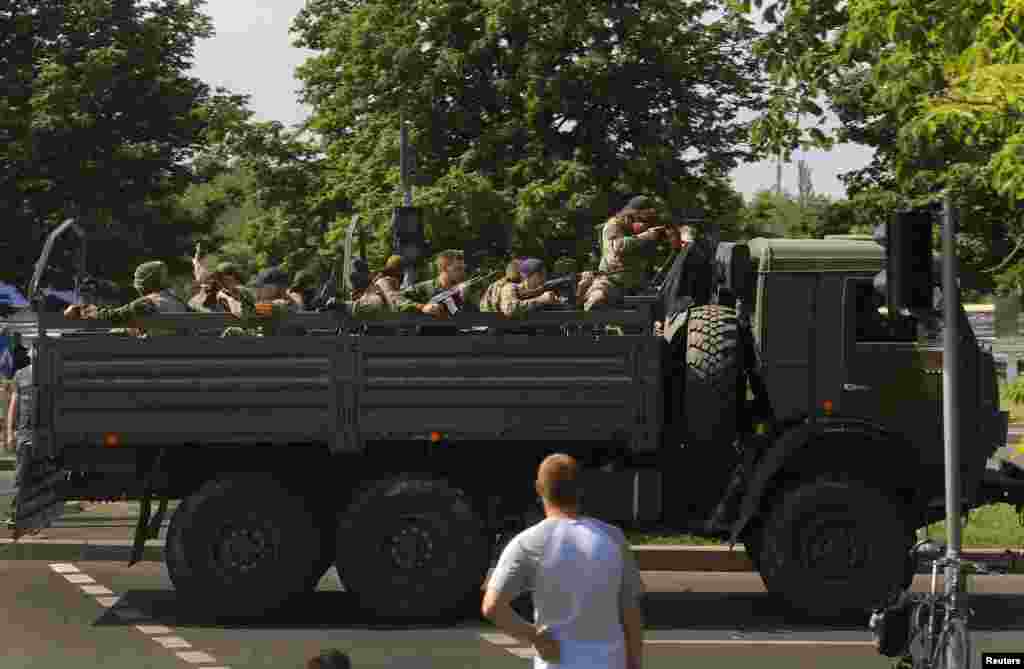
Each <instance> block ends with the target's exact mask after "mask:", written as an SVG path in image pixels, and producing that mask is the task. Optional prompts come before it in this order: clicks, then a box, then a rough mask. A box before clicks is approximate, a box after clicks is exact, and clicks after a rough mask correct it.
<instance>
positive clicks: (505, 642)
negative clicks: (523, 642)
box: [480, 632, 520, 646]
mask: <svg viewBox="0 0 1024 669" xmlns="http://www.w3.org/2000/svg"><path fill="white" fill-rule="evenodd" d="M480 638H481V639H483V640H484V641H490V642H491V643H493V644H494V645H496V646H516V645H518V644H519V643H520V642H519V639H516V638H515V637H511V636H509V635H507V634H495V633H490V632H481V633H480Z"/></svg>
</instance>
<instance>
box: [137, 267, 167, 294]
mask: <svg viewBox="0 0 1024 669" xmlns="http://www.w3.org/2000/svg"><path fill="white" fill-rule="evenodd" d="M169 280H170V278H169V274H168V272H167V264H166V263H164V262H162V261H160V260H151V261H149V262H144V263H142V264H141V265H139V266H138V267H136V268H135V281H134V285H135V290H137V291H139V292H140V293H142V294H143V295H145V294H146V293H154V292H156V291H158V290H162V289H164V288H166V287H167V284H168V282H169Z"/></svg>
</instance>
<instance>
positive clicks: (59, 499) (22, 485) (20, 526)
mask: <svg viewBox="0 0 1024 669" xmlns="http://www.w3.org/2000/svg"><path fill="white" fill-rule="evenodd" d="M27 450H29V449H27ZM25 456H26V457H29V458H31V456H30V454H29V453H26V454H25ZM19 469H21V471H20V472H19V477H18V478H19V479H20V481H18V484H19V485H18V493H17V495H16V496H15V498H14V500H15V502H14V513H13V516H14V531H13V533H12V536H13V538H14V540H15V541H17V540H18V539H20V538H21V537H22V536H24V535H26V534H35V533H37V532H39V531H41V530H45V529H46V528H48V527H49V526H50V525H51V524H52V523H53V521H55V520H57V519H58V518H60V517H61V515H62V514H63V513H64V500H65V494H66V491H67V473H66V472H65V471H64V470H63V469H61V468H59V467H58V466H57V465H56V464H55V463H53V461H51V460H49V459H44V458H39V459H29V460H28V462H25V463H24V464H23V465H22V467H20V468H19Z"/></svg>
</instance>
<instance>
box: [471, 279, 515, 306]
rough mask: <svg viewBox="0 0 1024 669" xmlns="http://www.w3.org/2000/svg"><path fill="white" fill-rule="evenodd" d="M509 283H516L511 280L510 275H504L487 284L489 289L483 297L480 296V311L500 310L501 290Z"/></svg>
mask: <svg viewBox="0 0 1024 669" xmlns="http://www.w3.org/2000/svg"><path fill="white" fill-rule="evenodd" d="M509 284H511V285H515V284H514V283H512V282H511V281H509V279H508V277H502V278H500V279H498V280H497V281H495V282H494V283H492V284H491V285H489V286H487V290H486V291H484V295H483V297H481V298H480V311H500V308H499V301H500V300H501V291H502V289H503V288H504V287H505V286H506V285H509Z"/></svg>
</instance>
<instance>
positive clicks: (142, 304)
mask: <svg viewBox="0 0 1024 669" xmlns="http://www.w3.org/2000/svg"><path fill="white" fill-rule="evenodd" d="M169 282H170V279H169V276H168V273H167V265H166V264H165V263H163V262H161V261H159V260H154V261H150V262H145V263H142V264H141V265H139V266H138V267H137V268H136V269H135V281H134V285H135V290H137V291H139V294H140V295H141V296H142V297H140V298H138V299H136V300H133V301H132V302H129V303H128V304H126V305H124V306H121V307H114V308H111V307H97V306H96V305H94V304H88V305H79V304H73V305H71V306H70V307H68V308H67V309H65V310H64V317H65V318H71V319H79V318H83V319H91V320H103V321H110V322H112V323H114V324H115V325H127V324H129V323H131V322H132V321H134V320H136V319H138V318H142V317H145V316H152V315H154V314H184V313H189V312H190V311H191V309H189V307H188V305H187V304H185V303H184V302H183V301H182V300H181V299H180V298H179V297H178V296H177V295H175V294H174V293H172V292H171V291H170V289H169V288H168V284H169ZM137 334H139V335H144V334H145V333H143V332H142V331H137ZM150 334H170V332H169V331H164V330H158V331H153V332H151V333H150Z"/></svg>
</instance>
